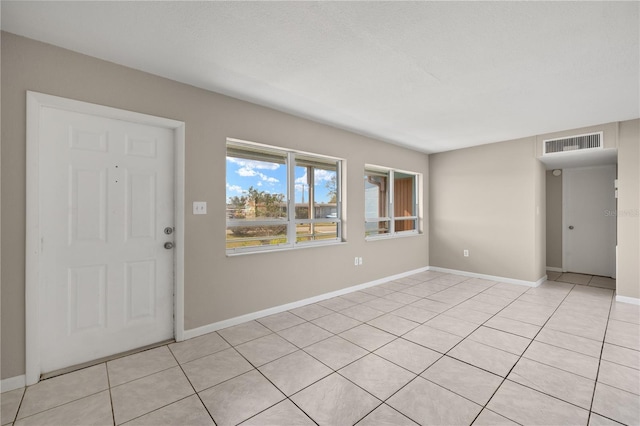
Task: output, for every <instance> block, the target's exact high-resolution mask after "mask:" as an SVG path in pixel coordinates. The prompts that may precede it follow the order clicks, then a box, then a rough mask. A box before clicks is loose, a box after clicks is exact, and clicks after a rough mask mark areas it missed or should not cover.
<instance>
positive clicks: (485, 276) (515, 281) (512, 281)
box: [429, 266, 547, 287]
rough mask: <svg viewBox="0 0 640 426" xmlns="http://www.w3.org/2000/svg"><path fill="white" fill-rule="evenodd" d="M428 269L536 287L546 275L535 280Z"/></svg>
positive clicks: (434, 267)
mask: <svg viewBox="0 0 640 426" xmlns="http://www.w3.org/2000/svg"><path fill="white" fill-rule="evenodd" d="M429 270H430V271H436V272H445V273H447V274H456V275H464V276H465V277H472V278H482V279H484V280H490V281H499V282H501V283H507V284H516V285H524V286H527V287H538V286H539V285H540V284H542V283H543V282H545V281H546V280H547V276H546V275H544V276H543V277H542V278H540V279H538V280H537V281H525V280H518V279H515V278H505V277H497V276H495V275H486V274H477V273H475V272H467V271H458V270H456V269H447V268H440V267H438V266H430V267H429Z"/></svg>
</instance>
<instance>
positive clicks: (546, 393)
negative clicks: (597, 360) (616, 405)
mask: <svg viewBox="0 0 640 426" xmlns="http://www.w3.org/2000/svg"><path fill="white" fill-rule="evenodd" d="M506 380H508V381H510V382H511V383H515V384H517V385H520V386H522V387H525V388H527V389H530V390H532V391H535V392H538V393H541V394H543V395H546V396H548V397H551V398H553V399H557V400H559V401H562V402H565V403H567V404H569V405H573V406H574V407H577V408H580V409H581V410H584V411H591V408H584V407H581V406H580V405H578V404H576V403H573V402H570V401H567V400H566V399H563V398H562V397H559V396H555V395H551V394H550V393H548V392H545V391H543V390H540V389H536V388H533V387H531V386H529V385H525V384H523V383H520V382H516V381H515V380H512V379H509V378H507V379H506ZM592 382H593V387H594V388H595V384H596V383H595V381H594V380H592ZM587 424H588V422H587Z"/></svg>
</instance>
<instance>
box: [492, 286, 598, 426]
mask: <svg viewBox="0 0 640 426" xmlns="http://www.w3.org/2000/svg"><path fill="white" fill-rule="evenodd" d="M556 282H560V281H556ZM563 284H572V288H571V290H570V291H569V292H568V293H567V294H566V296H565V297H564V298H563V299H562V302H560V304H559V305H558V306H557V307H556V309H554V311H553V313H552V314H551V315H550V316H549V318H548V319H547V320H546V321H545V323H544V325H543V326H542V327H540V330H539V331H538V332H537V333H536V335H535V336H534V337H533V338H532V339H531V342H530V343H529V345H528V346H527V348H528V347H529V346H530V345H531V343H533V342H534V340H535V338H536V337H537V336H538V334H539V333H540V332H541V331H542V329H543V328H544V327H545V325H546V324H547V323H548V322H549V320H550V319H551V317H552V316H553V315H554V314H555V313H556V312H557V310H558V309H559V308H560V307H561V306H562V304H563V303H564V302H565V300H566V299H567V297H569V295H570V294H571V292H572V291H573V290H574V289H575V288H576V286H577V285H579V284H574V283H564V282H563ZM605 290H607V289H605ZM523 294H525V293H523ZM607 323H608V318H607ZM605 333H606V328H605ZM567 334H570V333H567ZM579 337H580V336H579ZM590 340H592V339H590ZM551 346H555V345H551ZM555 347H557V346H555ZM527 348H525V351H523V353H522V355H520V356H519V358H518V361H516V363H515V364H514V365H513V367H512V368H511V369H510V370H509V373H507V376H508V375H509V374H510V373H511V371H512V370H513V368H514V367H515V365H516V364H517V363H518V362H519V361H520V359H522V357H523V356H524V352H526V349H527ZM602 348H604V337H603V340H602V347H601V353H602ZM561 349H565V350H568V351H571V352H576V351H573V350H570V349H566V348H561ZM576 353H579V352H576ZM583 355H584V354H583ZM592 358H595V357H592ZM527 359H528V358H527ZM535 362H539V361H535ZM540 364H543V365H547V364H545V363H542V362H540ZM599 365H600V359H599V360H598V369H599ZM549 367H552V368H557V369H559V370H561V371H566V370H564V369H562V368H558V367H554V366H549ZM568 373H571V372H568ZM571 374H575V373H571ZM576 375H577V376H579V377H584V376H580V375H578V374H576ZM507 376H505V378H504V380H503V382H502V383H501V384H500V386H498V388H497V389H496V391H495V392H494V394H493V395H492V396H491V398H490V399H489V401H487V404H486V405H488V404H489V402H490V401H491V399H493V397H494V396H495V393H496V392H497V391H498V389H499V388H500V387H501V386H502V384H503V383H504V382H505V381H506V380H508V379H507ZM585 378H587V377H585ZM587 379H589V378H587ZM589 380H591V379H589ZM593 381H594V394H595V384H596V382H597V375H596V379H595V380H593ZM514 383H517V382H514ZM518 384H520V383H518ZM520 385H521V386H524V387H526V388H528V389H531V390H533V391H535V392H539V393H541V394H543V395H547V396H549V397H551V398H555V399H558V400H560V401H563V402H565V403H567V404H570V405H573V406H575V407H578V408H581V409H583V410H585V411H587V410H586V409H585V408H583V407H580V406H578V405H576V404H574V403H572V402H569V401H565V400H563V399H561V398H558V397H555V396H553V395H550V394H548V393H546V392H542V391H540V390H538V389H534V388H531V387H529V386H527V385H523V384H520ZM486 405H485V408H486ZM592 406H593V394H592V398H591V407H592ZM503 417H504V416H503ZM590 417H591V408H590V409H589V410H588V416H587V419H589V418H590ZM510 420H511V419H510Z"/></svg>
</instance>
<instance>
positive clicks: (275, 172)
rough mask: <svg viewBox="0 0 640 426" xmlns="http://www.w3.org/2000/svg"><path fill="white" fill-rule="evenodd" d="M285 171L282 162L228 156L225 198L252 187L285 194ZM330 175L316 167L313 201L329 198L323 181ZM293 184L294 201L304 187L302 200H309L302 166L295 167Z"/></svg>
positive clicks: (300, 196)
mask: <svg viewBox="0 0 640 426" xmlns="http://www.w3.org/2000/svg"><path fill="white" fill-rule="evenodd" d="M286 174H287V168H286V166H285V165H284V164H277V163H270V162H264V161H256V160H246V159H243V158H235V157H227V200H228V199H229V198H230V197H233V196H236V195H238V196H239V195H243V194H244V193H245V192H246V191H247V190H248V189H249V187H251V186H253V187H254V188H256V189H258V190H259V191H265V192H268V193H271V194H285V195H286V188H287V177H286ZM333 174H335V172H330V171H327V170H316V173H315V180H316V202H319V203H323V202H327V201H329V196H328V190H327V188H326V186H325V184H326V182H327V181H328V180H329V179H331V176H332V175H333ZM295 185H296V202H301V201H302V191H303V188H304V191H305V194H304V200H305V201H308V199H309V195H308V194H309V192H308V186H307V176H306V169H305V168H304V167H296V173H295Z"/></svg>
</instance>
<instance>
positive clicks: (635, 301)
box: [616, 296, 640, 305]
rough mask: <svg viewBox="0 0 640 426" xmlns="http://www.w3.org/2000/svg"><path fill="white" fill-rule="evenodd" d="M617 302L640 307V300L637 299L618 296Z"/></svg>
mask: <svg viewBox="0 0 640 426" xmlns="http://www.w3.org/2000/svg"><path fill="white" fill-rule="evenodd" d="M616 302H622V303H630V304H632V305H640V299H638V298H636V297H627V296H616Z"/></svg>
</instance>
